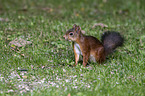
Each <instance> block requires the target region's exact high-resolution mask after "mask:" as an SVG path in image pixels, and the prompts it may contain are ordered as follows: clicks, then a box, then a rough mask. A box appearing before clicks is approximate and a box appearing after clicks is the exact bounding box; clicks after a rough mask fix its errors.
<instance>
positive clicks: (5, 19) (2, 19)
mask: <svg viewBox="0 0 145 96" xmlns="http://www.w3.org/2000/svg"><path fill="white" fill-rule="evenodd" d="M0 21H5V22H7V21H9V19H8V18H0Z"/></svg>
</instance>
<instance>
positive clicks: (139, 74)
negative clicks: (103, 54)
mask: <svg viewBox="0 0 145 96" xmlns="http://www.w3.org/2000/svg"><path fill="white" fill-rule="evenodd" d="M105 1H106V2H105ZM144 4H145V1H144V0H127V1H126V0H66V1H62V0H23V1H20V0H13V1H11V0H1V1H0V18H1V20H0V53H1V54H0V94H1V95H4V96H5V95H7V96H9V95H32V96H45V95H46V96H60V95H61V96H67V95H68V94H70V95H71V96H104V95H105V96H144V95H145V92H144V90H145V27H144V26H145V7H144ZM95 23H103V24H106V25H108V27H107V28H101V27H99V26H97V27H96V28H92V26H93V25H94V24H95ZM73 24H78V25H80V26H81V28H82V30H85V31H86V34H87V35H92V36H95V37H97V38H98V39H100V36H101V34H102V33H103V32H104V31H106V30H113V31H118V32H120V33H121V34H122V35H123V36H124V38H125V43H124V46H123V47H120V48H118V49H117V50H116V51H115V52H114V53H113V54H111V55H110V56H108V59H107V60H106V61H105V62H104V63H103V64H102V65H98V64H97V63H89V66H88V67H86V68H84V67H83V66H82V63H81V62H80V63H79V64H78V66H76V67H72V66H71V65H73V64H74V54H73V49H72V45H71V43H70V42H68V41H65V40H64V38H63V35H64V34H65V32H66V30H68V29H70V28H72V26H73ZM15 38H23V39H25V40H28V41H31V42H32V44H31V45H26V46H25V47H21V48H19V50H18V51H16V50H15V51H14V50H12V49H11V48H10V46H9V42H10V41H12V40H14V39H15ZM20 69H26V70H27V71H20Z"/></svg>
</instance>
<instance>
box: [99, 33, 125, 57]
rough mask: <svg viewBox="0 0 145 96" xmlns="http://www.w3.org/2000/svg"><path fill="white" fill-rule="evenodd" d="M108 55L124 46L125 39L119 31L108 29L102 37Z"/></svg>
mask: <svg viewBox="0 0 145 96" xmlns="http://www.w3.org/2000/svg"><path fill="white" fill-rule="evenodd" d="M101 41H102V44H103V46H104V49H105V53H106V55H108V54H110V53H112V52H113V51H114V50H115V49H116V48H117V47H119V46H122V45H123V42H124V39H123V37H122V36H121V35H120V33H118V32H114V31H112V32H111V31H107V32H104V33H103V35H102V37H101Z"/></svg>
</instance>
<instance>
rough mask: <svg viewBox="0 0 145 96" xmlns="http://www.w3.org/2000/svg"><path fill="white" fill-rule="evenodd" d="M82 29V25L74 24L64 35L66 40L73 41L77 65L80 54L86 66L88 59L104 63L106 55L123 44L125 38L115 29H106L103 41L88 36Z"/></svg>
mask: <svg viewBox="0 0 145 96" xmlns="http://www.w3.org/2000/svg"><path fill="white" fill-rule="evenodd" d="M83 32H84V31H83V30H81V27H80V26H77V25H76V24H74V25H73V28H72V29H69V30H68V31H67V32H66V33H65V35H64V36H63V37H64V38H65V39H66V40H69V41H72V42H73V43H72V45H73V51H74V55H75V64H74V65H73V66H76V65H77V64H78V61H79V56H80V55H82V56H83V66H84V67H86V65H87V63H88V60H91V61H93V62H96V61H97V62H98V63H102V62H103V61H105V59H106V56H107V55H108V54H110V53H112V52H113V51H114V50H115V49H116V48H117V47H119V46H122V45H123V42H124V39H123V37H122V36H121V35H120V34H119V33H118V32H114V31H112V32H111V31H106V32H104V33H103V35H102V37H101V42H100V41H99V40H98V39H97V38H95V37H93V36H86V35H84V33H83Z"/></svg>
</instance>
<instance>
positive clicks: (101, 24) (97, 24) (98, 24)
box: [92, 23, 108, 28]
mask: <svg viewBox="0 0 145 96" xmlns="http://www.w3.org/2000/svg"><path fill="white" fill-rule="evenodd" d="M96 26H101V27H102V28H104V27H108V26H107V25H105V24H103V23H96V24H94V25H93V27H92V28H95V27H96Z"/></svg>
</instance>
